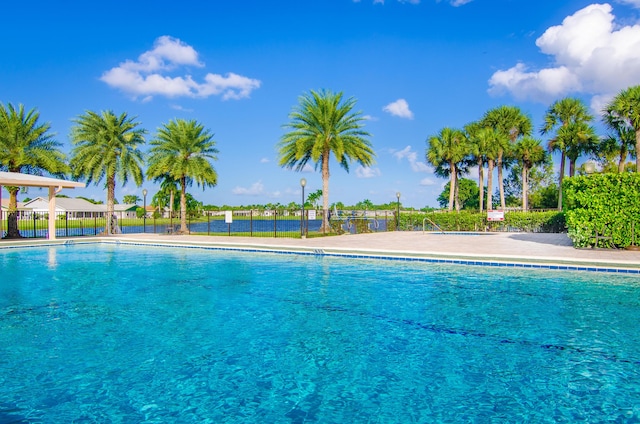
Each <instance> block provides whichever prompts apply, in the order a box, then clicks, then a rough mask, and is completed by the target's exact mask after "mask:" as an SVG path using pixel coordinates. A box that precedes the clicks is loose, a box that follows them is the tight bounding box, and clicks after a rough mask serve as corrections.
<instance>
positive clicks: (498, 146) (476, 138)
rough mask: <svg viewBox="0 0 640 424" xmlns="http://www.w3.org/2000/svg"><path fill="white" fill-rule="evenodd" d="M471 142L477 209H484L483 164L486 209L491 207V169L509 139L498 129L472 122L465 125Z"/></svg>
mask: <svg viewBox="0 0 640 424" xmlns="http://www.w3.org/2000/svg"><path fill="white" fill-rule="evenodd" d="M465 131H466V132H467V134H468V139H469V142H470V143H471V145H470V148H471V158H472V160H473V161H474V162H475V165H476V166H477V167H478V190H479V193H480V199H479V200H480V202H479V209H480V212H482V211H483V209H484V164H485V163H486V164H487V166H488V172H487V190H486V191H487V203H486V205H487V210H489V209H491V208H492V201H493V198H492V193H491V191H492V190H493V170H494V167H495V161H496V159H497V157H498V154H499V153H500V151H504V149H505V148H507V147H508V145H509V139H508V138H507V137H506V136H504V135H503V134H502V133H500V132H499V131H496V130H494V129H493V128H490V127H483V126H482V123H481V122H472V123H470V124H468V125H466V126H465Z"/></svg>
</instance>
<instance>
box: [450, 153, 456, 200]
mask: <svg viewBox="0 0 640 424" xmlns="http://www.w3.org/2000/svg"><path fill="white" fill-rule="evenodd" d="M449 172H450V174H451V175H450V176H449V178H450V179H449V212H451V211H452V210H453V202H454V200H455V195H456V164H455V163H453V162H449Z"/></svg>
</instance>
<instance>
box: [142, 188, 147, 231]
mask: <svg viewBox="0 0 640 424" xmlns="http://www.w3.org/2000/svg"><path fill="white" fill-rule="evenodd" d="M147 193H148V191H147V189H146V188H143V189H142V198H143V199H144V201H143V205H144V214H143V215H142V232H143V233H146V232H147Z"/></svg>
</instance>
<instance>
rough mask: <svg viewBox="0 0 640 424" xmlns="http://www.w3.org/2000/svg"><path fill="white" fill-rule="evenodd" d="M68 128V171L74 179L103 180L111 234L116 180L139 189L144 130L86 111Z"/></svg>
mask: <svg viewBox="0 0 640 424" xmlns="http://www.w3.org/2000/svg"><path fill="white" fill-rule="evenodd" d="M73 122H74V123H75V125H74V126H73V127H72V128H71V143H72V144H73V149H72V152H71V168H72V172H73V176H74V177H76V178H81V179H86V181H87V184H90V183H92V182H93V183H95V184H96V185H98V184H99V183H100V182H101V181H102V179H103V178H104V179H106V186H107V217H108V219H107V224H106V225H105V232H106V234H107V235H109V234H113V232H114V230H115V227H114V225H115V222H113V221H112V220H111V217H112V216H113V205H114V202H115V190H116V179H118V180H120V181H121V182H122V185H123V186H124V185H125V184H126V183H127V181H129V178H130V177H132V178H133V181H134V182H135V183H136V185H137V186H138V187H139V186H140V185H141V184H142V179H143V178H142V166H143V155H142V152H141V151H140V150H139V149H138V146H140V145H141V144H143V143H144V135H145V134H146V130H144V129H142V128H138V126H139V125H140V124H139V123H138V122H136V121H135V118H130V117H129V116H127V114H126V113H122V114H121V115H120V116H116V114H115V113H113V112H112V111H110V110H108V111H103V112H101V113H100V114H98V113H96V112H92V111H87V112H85V113H84V115H80V116H79V117H78V118H77V119H75V120H74V121H73Z"/></svg>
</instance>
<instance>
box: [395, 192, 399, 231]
mask: <svg viewBox="0 0 640 424" xmlns="http://www.w3.org/2000/svg"><path fill="white" fill-rule="evenodd" d="M396 198H397V199H398V203H397V206H396V231H398V229H399V228H400V192H397V193H396Z"/></svg>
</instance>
